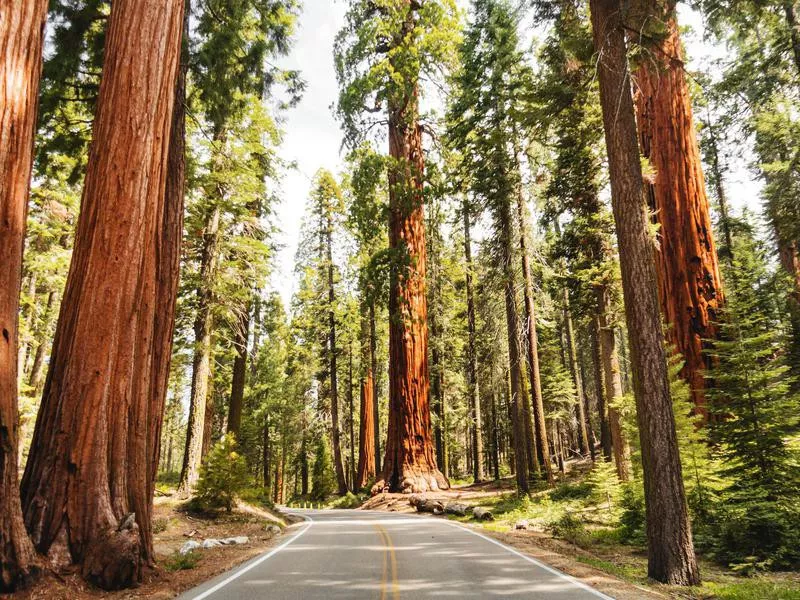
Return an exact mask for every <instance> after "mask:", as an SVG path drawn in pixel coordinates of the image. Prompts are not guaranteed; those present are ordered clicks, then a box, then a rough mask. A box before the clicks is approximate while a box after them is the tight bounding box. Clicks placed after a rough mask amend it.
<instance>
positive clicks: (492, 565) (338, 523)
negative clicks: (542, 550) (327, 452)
mask: <svg viewBox="0 0 800 600" xmlns="http://www.w3.org/2000/svg"><path fill="white" fill-rule="evenodd" d="M292 512H293V513H295V514H298V515H302V516H303V517H304V518H305V519H306V522H305V523H303V524H300V525H296V526H295V527H294V529H295V533H290V534H289V535H290V536H291V537H289V538H288V539H287V540H286V541H285V542H283V543H282V544H281V545H280V546H278V547H276V548H274V549H272V550H270V551H269V552H267V553H266V554H264V555H262V556H260V557H258V558H255V559H253V560H252V561H250V562H248V563H245V564H244V565H243V566H241V567H239V568H237V569H234V570H233V571H230V572H228V573H225V574H223V575H221V576H219V577H218V578H216V579H213V580H212V581H209V582H207V583H205V584H204V585H201V586H199V587H197V588H195V589H193V590H190V591H188V592H186V593H185V594H183V595H181V596H180V597H179V598H180V600H190V599H191V600H205V599H206V598H208V599H211V600H256V599H258V600H289V599H292V600H296V599H320V600H323V599H324V600H331V599H339V598H341V599H348V600H351V599H358V600H361V599H370V600H400V599H403V600H417V599H421V598H453V599H461V598H464V599H470V600H472V599H477V598H541V599H551V598H552V599H554V600H597V599H598V598H606V599H607V598H609V597H608V596H605V595H603V594H601V593H600V592H598V591H595V590H594V589H592V588H591V587H589V586H586V585H584V584H583V583H580V582H578V581H576V580H574V579H572V578H570V577H568V576H566V575H563V574H562V573H559V572H558V571H556V570H554V569H552V568H550V567H548V566H546V565H544V564H542V563H540V562H539V561H536V560H534V559H533V558H530V557H528V556H526V555H524V554H521V553H519V552H517V551H516V550H514V549H512V548H509V547H508V546H505V545H503V544H501V543H500V542H497V541H496V540H493V539H491V538H488V537H485V536H483V535H481V534H480V533H477V532H475V531H472V530H471V529H468V528H465V527H461V526H459V525H457V524H454V523H452V522H450V521H446V520H444V519H436V518H429V517H420V516H416V515H398V514H393V513H379V512H368V511H354V510H324V511H322V510H320V511H314V510H293V511H292Z"/></svg>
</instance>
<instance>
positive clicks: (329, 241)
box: [325, 212, 347, 496]
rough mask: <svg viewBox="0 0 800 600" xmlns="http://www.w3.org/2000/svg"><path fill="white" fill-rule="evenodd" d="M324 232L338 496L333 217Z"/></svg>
mask: <svg viewBox="0 0 800 600" xmlns="http://www.w3.org/2000/svg"><path fill="white" fill-rule="evenodd" d="M326 225H327V227H326V231H325V245H326V258H327V267H328V360H329V367H330V371H331V372H330V381H331V439H332V441H333V465H334V469H335V470H336V486H337V492H338V494H339V495H340V496H343V495H345V494H346V493H347V480H346V479H345V475H344V464H343V463H342V442H341V434H340V432H339V374H338V372H337V364H336V363H337V358H338V353H339V349H338V348H337V347H336V309H335V307H336V290H335V288H334V265H333V216H332V215H331V213H330V212H328V215H327V223H326Z"/></svg>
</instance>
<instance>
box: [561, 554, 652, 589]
mask: <svg viewBox="0 0 800 600" xmlns="http://www.w3.org/2000/svg"><path fill="white" fill-rule="evenodd" d="M575 559H576V560H577V561H578V562H581V563H583V564H585V565H589V566H590V567H594V568H595V569H598V570H600V571H603V572H605V573H608V574H609V575H613V576H614V577H618V578H619V579H623V580H625V581H629V582H631V583H647V572H646V571H645V570H643V569H642V568H639V567H637V566H635V565H625V564H617V563H613V562H610V561H607V560H603V559H602V558H595V557H594V556H584V555H580V554H579V555H576V556H575Z"/></svg>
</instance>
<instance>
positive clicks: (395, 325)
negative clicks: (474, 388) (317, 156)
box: [373, 89, 450, 493]
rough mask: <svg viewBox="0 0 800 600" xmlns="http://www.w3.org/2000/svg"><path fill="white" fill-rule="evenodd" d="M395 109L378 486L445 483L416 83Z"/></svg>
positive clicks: (410, 488) (408, 488)
mask: <svg viewBox="0 0 800 600" xmlns="http://www.w3.org/2000/svg"><path fill="white" fill-rule="evenodd" d="M410 94H411V97H409V98H406V99H405V102H402V103H398V105H396V106H390V108H389V155H390V156H391V159H392V161H393V164H392V165H391V167H390V169H389V246H390V248H391V249H392V250H393V252H394V260H393V261H392V269H391V275H390V292H389V424H388V430H387V439H386V452H385V457H384V463H383V471H382V473H381V475H380V479H379V481H378V482H377V483H376V484H375V486H374V487H373V492H374V493H377V492H379V491H381V490H383V489H384V488H388V489H390V490H392V491H402V492H425V491H428V490H439V489H447V488H449V487H450V483H449V482H448V480H447V478H446V477H445V476H444V475H443V474H442V473H441V472H440V471H439V469H438V467H437V465H436V456H435V448H434V444H433V439H432V435H431V416H430V397H429V394H430V373H429V370H428V321H427V319H428V303H427V299H426V297H425V270H426V256H425V218H424V209H423V190H422V178H423V170H424V156H423V150H422V129H421V127H420V125H419V123H418V122H417V110H418V99H417V92H416V89H415V90H413V91H412V92H410Z"/></svg>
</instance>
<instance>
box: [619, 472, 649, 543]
mask: <svg viewBox="0 0 800 600" xmlns="http://www.w3.org/2000/svg"><path fill="white" fill-rule="evenodd" d="M620 506H621V507H622V514H621V515H620V518H619V533H620V540H622V541H623V542H626V543H628V544H635V545H644V543H645V539H646V533H645V507H644V489H643V488H642V486H641V483H640V482H636V481H632V482H630V483H628V484H626V485H625V486H623V488H622V498H621V500H620Z"/></svg>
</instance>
